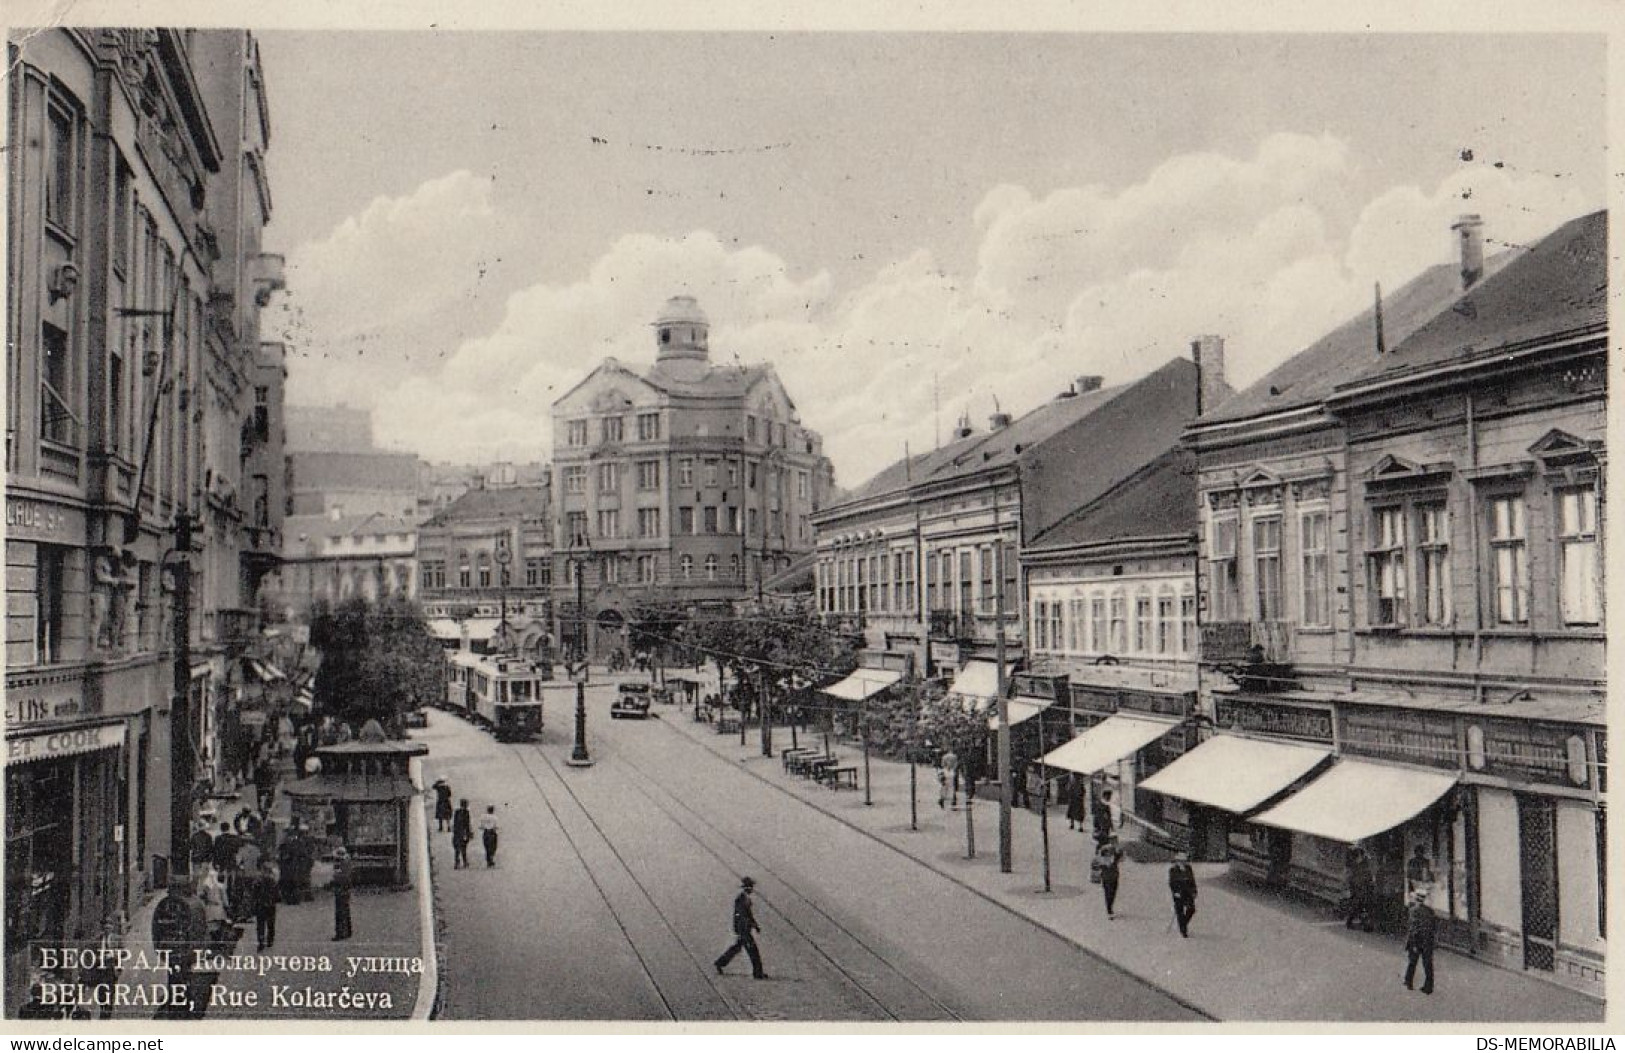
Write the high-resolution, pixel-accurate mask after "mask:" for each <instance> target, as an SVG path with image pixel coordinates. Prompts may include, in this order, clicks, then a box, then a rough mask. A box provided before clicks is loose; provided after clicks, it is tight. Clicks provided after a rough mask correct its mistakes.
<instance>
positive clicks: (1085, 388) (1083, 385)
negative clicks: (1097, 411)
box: [1072, 375, 1106, 395]
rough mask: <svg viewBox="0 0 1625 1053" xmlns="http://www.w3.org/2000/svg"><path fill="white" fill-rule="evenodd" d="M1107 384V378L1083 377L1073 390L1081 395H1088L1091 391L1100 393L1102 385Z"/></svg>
mask: <svg viewBox="0 0 1625 1053" xmlns="http://www.w3.org/2000/svg"><path fill="white" fill-rule="evenodd" d="M1105 382H1106V378H1105V377H1098V376H1093V375H1087V376H1081V377H1079V378H1078V379H1077V381H1076V382H1075V383H1074V384H1073V386H1072V390H1073V391H1076V392H1077V393H1078V394H1080V395H1087V394H1089V392H1091V391H1099V390H1100V385H1102V384H1104V383H1105Z"/></svg>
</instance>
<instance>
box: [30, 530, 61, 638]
mask: <svg viewBox="0 0 1625 1053" xmlns="http://www.w3.org/2000/svg"><path fill="white" fill-rule="evenodd" d="M35 551H36V558H35V572H34V645H35V648H36V659H37V660H38V661H39V662H40V663H41V664H44V665H51V664H54V663H56V662H60V661H62V624H63V621H64V614H65V607H66V592H65V587H66V582H67V569H68V550H67V549H66V548H64V547H62V546H60V545H38V546H36V547H35Z"/></svg>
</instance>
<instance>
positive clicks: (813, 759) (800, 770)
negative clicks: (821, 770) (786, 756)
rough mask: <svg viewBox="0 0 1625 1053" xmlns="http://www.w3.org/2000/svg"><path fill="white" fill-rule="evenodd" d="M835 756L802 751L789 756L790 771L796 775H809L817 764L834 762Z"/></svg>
mask: <svg viewBox="0 0 1625 1053" xmlns="http://www.w3.org/2000/svg"><path fill="white" fill-rule="evenodd" d="M834 763H835V757H834V756H833V755H832V754H828V753H804V754H798V755H796V756H793V757H791V758H790V771H791V772H792V773H794V774H796V775H811V774H813V772H814V770H815V766H816V765H818V764H834Z"/></svg>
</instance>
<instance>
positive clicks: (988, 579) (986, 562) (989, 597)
mask: <svg viewBox="0 0 1625 1053" xmlns="http://www.w3.org/2000/svg"><path fill="white" fill-rule="evenodd" d="M976 559H977V567H978V569H980V570H981V572H982V589H981V592H980V593H979V594H978V596H977V599H978V601H979V602H978V603H977V605H976V609H977V610H978V611H980V612H982V613H983V614H992V613H993V602H994V600H995V599H996V597H995V595H994V593H993V549H991V548H989V547H987V546H985V545H984V546H983V547H982V548H980V549H978V550H977V552H976Z"/></svg>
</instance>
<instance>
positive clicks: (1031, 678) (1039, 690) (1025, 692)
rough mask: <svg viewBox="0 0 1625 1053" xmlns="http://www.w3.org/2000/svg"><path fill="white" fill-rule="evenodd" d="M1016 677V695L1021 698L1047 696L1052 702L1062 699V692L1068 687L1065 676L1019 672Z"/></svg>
mask: <svg viewBox="0 0 1625 1053" xmlns="http://www.w3.org/2000/svg"><path fill="white" fill-rule="evenodd" d="M1014 679H1015V682H1016V695H1017V697H1020V698H1047V699H1049V700H1050V701H1051V702H1059V701H1062V699H1061V697H1060V696H1061V693H1062V692H1063V691H1064V690H1065V689H1066V677H1064V676H1044V675H1041V674H1038V673H1017V674H1016V675H1015V678H1014Z"/></svg>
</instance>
